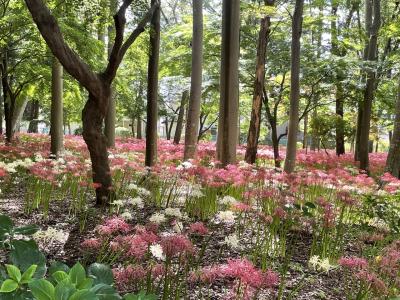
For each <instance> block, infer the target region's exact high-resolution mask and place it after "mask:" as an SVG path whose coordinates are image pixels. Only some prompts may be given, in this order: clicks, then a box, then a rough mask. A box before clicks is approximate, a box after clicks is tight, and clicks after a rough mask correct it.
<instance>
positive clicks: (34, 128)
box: [28, 100, 39, 133]
mask: <svg viewBox="0 0 400 300" xmlns="http://www.w3.org/2000/svg"><path fill="white" fill-rule="evenodd" d="M38 121H39V101H38V100H33V101H32V103H31V116H30V122H29V128H28V132H29V133H38V123H39V122H38Z"/></svg>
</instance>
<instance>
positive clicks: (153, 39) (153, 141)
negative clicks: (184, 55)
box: [145, 0, 160, 167]
mask: <svg viewBox="0 0 400 300" xmlns="http://www.w3.org/2000/svg"><path fill="white" fill-rule="evenodd" d="M155 2H156V0H151V4H152V5H154V3H155ZM159 55H160V9H159V8H157V9H156V11H155V12H154V14H153V17H152V19H151V28H150V56H149V65H148V85H147V123H146V159H145V164H146V166H147V167H152V166H154V164H155V163H156V161H157V119H158V101H157V100H158V62H159Z"/></svg>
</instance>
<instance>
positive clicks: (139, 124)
mask: <svg viewBox="0 0 400 300" xmlns="http://www.w3.org/2000/svg"><path fill="white" fill-rule="evenodd" d="M136 130H137V132H136V138H137V139H139V140H141V139H142V117H141V116H138V118H137V125H136Z"/></svg>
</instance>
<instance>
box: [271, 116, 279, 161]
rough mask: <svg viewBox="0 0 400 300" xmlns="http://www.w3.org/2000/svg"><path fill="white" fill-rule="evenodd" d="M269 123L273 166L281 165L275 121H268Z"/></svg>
mask: <svg viewBox="0 0 400 300" xmlns="http://www.w3.org/2000/svg"><path fill="white" fill-rule="evenodd" d="M270 125H271V140H272V148H273V150H274V162H275V167H276V168H280V167H281V158H280V155H279V140H278V132H277V130H276V122H275V121H274V122H270Z"/></svg>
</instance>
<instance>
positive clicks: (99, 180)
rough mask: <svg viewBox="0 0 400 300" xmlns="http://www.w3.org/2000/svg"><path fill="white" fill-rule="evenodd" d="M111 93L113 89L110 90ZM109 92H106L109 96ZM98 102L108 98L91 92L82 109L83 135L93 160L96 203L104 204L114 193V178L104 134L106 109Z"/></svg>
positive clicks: (105, 100)
mask: <svg viewBox="0 0 400 300" xmlns="http://www.w3.org/2000/svg"><path fill="white" fill-rule="evenodd" d="M109 93H111V91H109ZM109 93H106V95H107V94H108V95H107V96H109ZM98 103H107V98H105V99H96V98H95V96H94V95H92V94H89V100H88V101H87V102H86V104H85V107H84V109H83V111H82V124H83V132H82V136H83V139H84V140H85V142H86V144H87V146H88V149H89V153H90V159H91V161H92V176H93V182H94V184H95V185H97V186H96V203H97V205H103V204H105V203H108V202H109V201H110V200H112V199H110V198H112V197H111V195H112V191H111V189H112V178H111V173H110V166H109V162H108V152H107V138H106V136H105V135H104V134H103V121H104V117H105V115H104V110H102V109H100V108H99V106H98Z"/></svg>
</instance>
